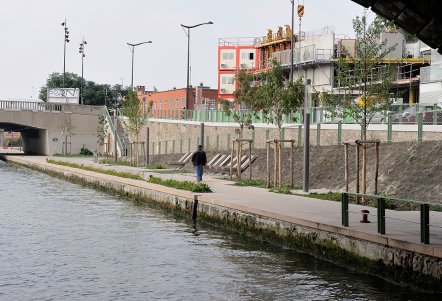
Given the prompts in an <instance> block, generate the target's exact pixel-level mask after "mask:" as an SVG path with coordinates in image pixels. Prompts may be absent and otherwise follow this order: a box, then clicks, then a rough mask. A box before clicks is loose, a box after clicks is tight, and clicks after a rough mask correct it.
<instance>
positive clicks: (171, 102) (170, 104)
mask: <svg viewBox="0 0 442 301" xmlns="http://www.w3.org/2000/svg"><path fill="white" fill-rule="evenodd" d="M172 107H173V100H172V99H171V100H170V101H169V109H172Z"/></svg>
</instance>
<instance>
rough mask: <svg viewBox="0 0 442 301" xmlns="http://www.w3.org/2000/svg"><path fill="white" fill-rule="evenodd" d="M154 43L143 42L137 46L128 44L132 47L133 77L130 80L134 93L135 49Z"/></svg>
mask: <svg viewBox="0 0 442 301" xmlns="http://www.w3.org/2000/svg"><path fill="white" fill-rule="evenodd" d="M151 43H152V41H147V42H141V43H136V44H131V43H127V45H128V46H129V47H130V51H132V77H131V80H130V86H131V87H132V91H133V90H134V54H135V47H136V46H139V45H143V44H151Z"/></svg>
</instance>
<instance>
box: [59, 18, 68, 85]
mask: <svg viewBox="0 0 442 301" xmlns="http://www.w3.org/2000/svg"><path fill="white" fill-rule="evenodd" d="M61 26H63V28H64V52H63V88H65V77H66V43H69V30H68V28H67V22H66V19H64V22H63V23H61Z"/></svg>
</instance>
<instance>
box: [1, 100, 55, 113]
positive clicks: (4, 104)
mask: <svg viewBox="0 0 442 301" xmlns="http://www.w3.org/2000/svg"><path fill="white" fill-rule="evenodd" d="M62 109H63V106H62V104H58V103H47V102H29V101H13V100H0V110H5V111H49V112H61V111H62Z"/></svg>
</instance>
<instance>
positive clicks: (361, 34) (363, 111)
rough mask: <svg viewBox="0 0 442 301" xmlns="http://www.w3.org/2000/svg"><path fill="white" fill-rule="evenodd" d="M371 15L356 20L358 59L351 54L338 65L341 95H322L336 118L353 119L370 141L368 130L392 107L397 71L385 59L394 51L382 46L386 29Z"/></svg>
mask: <svg viewBox="0 0 442 301" xmlns="http://www.w3.org/2000/svg"><path fill="white" fill-rule="evenodd" d="M367 17H368V12H367V11H366V12H365V13H364V14H363V16H362V17H359V16H358V17H356V18H355V19H354V20H353V29H354V31H355V34H356V44H355V48H356V55H355V56H354V57H353V56H352V55H351V54H350V53H348V52H347V51H346V49H343V51H344V52H347V54H346V55H345V57H341V58H339V59H338V61H337V63H336V80H337V85H338V87H337V92H335V93H322V94H321V98H322V100H323V102H324V103H325V104H326V105H328V106H330V107H332V108H333V111H332V113H331V114H332V115H333V116H336V117H340V118H346V117H351V118H352V119H354V120H355V121H356V122H357V123H359V124H360V125H361V130H362V139H366V130H367V127H368V125H369V123H370V121H371V119H372V118H373V116H374V114H376V113H378V112H383V111H384V110H386V109H387V108H388V107H389V106H390V105H391V101H390V89H391V87H392V82H393V69H392V67H390V66H389V65H387V64H383V63H382V59H383V58H385V57H386V55H387V54H388V53H390V52H391V51H393V50H394V48H395V46H392V47H387V41H383V42H380V40H379V36H380V33H381V31H382V30H383V29H384V26H383V25H382V22H381V20H380V19H375V20H374V21H373V22H372V23H368V20H367Z"/></svg>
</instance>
